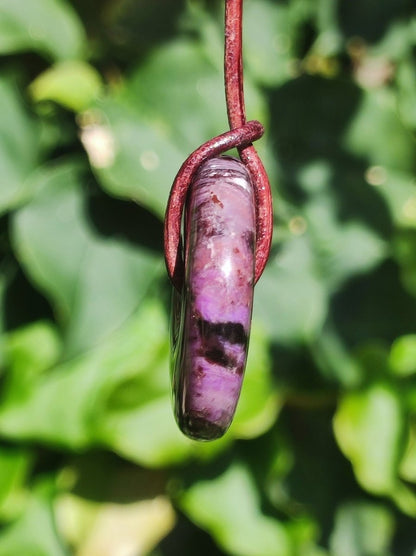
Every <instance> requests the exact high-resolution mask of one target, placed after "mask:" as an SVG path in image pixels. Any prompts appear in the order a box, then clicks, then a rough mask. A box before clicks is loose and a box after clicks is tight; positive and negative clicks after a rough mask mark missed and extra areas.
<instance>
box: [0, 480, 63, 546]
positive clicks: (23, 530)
mask: <svg viewBox="0 0 416 556" xmlns="http://www.w3.org/2000/svg"><path fill="white" fill-rule="evenodd" d="M52 491H53V489H52V486H51V485H50V484H48V483H47V482H46V481H45V482H44V483H43V484H40V485H38V486H37V487H36V489H35V490H34V492H33V494H32V495H31V498H30V500H29V502H28V504H27V507H26V509H25V511H24V513H23V515H22V516H21V517H20V519H18V520H17V521H16V522H15V523H14V524H13V525H11V526H10V527H9V528H8V529H6V531H5V532H4V533H3V534H2V535H1V536H0V555H1V556H10V555H11V554H25V556H50V555H52V554H53V555H54V556H67V551H66V550H65V549H64V546H63V543H62V541H61V539H60V538H59V537H58V535H57V532H56V526H55V521H54V516H53V508H52V496H53V493H52Z"/></svg>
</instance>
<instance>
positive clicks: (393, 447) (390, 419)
mask: <svg viewBox="0 0 416 556" xmlns="http://www.w3.org/2000/svg"><path fill="white" fill-rule="evenodd" d="M402 427H403V424H402V420H401V407H400V401H399V399H398V397H397V395H396V394H395V392H394V391H392V390H390V389H389V388H387V387H386V386H384V385H381V384H379V385H378V384H375V385H374V386H372V387H371V388H369V389H367V390H364V391H362V392H353V393H351V394H346V395H345V396H344V398H343V399H342V400H341V402H340V405H339V407H338V410H337V412H336V414H335V418H334V430H335V436H336V439H337V441H338V443H339V445H340V447H341V449H342V451H343V452H344V454H345V455H346V456H347V457H348V458H349V459H350V460H351V463H352V465H353V468H354V472H355V474H356V476H357V479H358V481H359V482H360V483H361V484H362V485H363V486H364V488H366V489H368V490H369V491H371V492H374V493H378V494H389V493H392V492H393V491H394V488H395V483H396V482H397V465H398V456H399V449H400V441H401V435H402Z"/></svg>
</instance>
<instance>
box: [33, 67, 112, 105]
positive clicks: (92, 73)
mask: <svg viewBox="0 0 416 556" xmlns="http://www.w3.org/2000/svg"><path fill="white" fill-rule="evenodd" d="M101 85H102V83H101V77H100V74H99V73H98V72H97V71H96V70H95V69H94V68H93V67H92V66H90V65H89V64H87V63H86V62H81V61H66V62H61V63H59V64H56V65H54V66H52V67H51V68H48V69H47V70H45V71H44V72H43V73H41V74H40V75H38V76H37V77H36V79H35V80H34V81H33V82H32V83H31V85H30V88H29V91H30V94H31V96H32V98H33V99H34V100H35V101H37V102H41V101H44V100H52V101H54V102H56V103H58V104H61V105H62V106H64V107H65V108H69V109H71V110H74V111H75V112H79V111H80V110H82V109H85V108H87V107H88V106H89V105H90V104H92V102H93V101H94V100H95V99H96V98H97V96H98V94H99V92H100V89H101Z"/></svg>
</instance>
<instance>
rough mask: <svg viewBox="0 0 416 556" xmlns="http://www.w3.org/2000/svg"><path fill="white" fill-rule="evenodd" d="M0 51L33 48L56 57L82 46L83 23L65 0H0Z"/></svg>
mask: <svg viewBox="0 0 416 556" xmlns="http://www.w3.org/2000/svg"><path fill="white" fill-rule="evenodd" d="M0 8H1V10H0V54H13V53H15V52H21V51H25V50H34V51H36V52H39V53H41V54H43V55H45V56H46V57H48V58H51V59H55V60H65V59H70V58H77V57H78V56H80V55H81V54H82V53H83V51H84V49H85V35H84V30H83V28H82V24H81V22H80V20H79V19H78V17H77V15H76V13H75V11H74V10H73V8H72V6H71V4H70V3H69V2H67V1H66V0H38V1H37V2H36V4H35V3H32V2H26V1H25V0H1V2H0Z"/></svg>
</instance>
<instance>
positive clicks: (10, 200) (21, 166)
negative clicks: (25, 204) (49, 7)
mask: <svg viewBox="0 0 416 556" xmlns="http://www.w3.org/2000/svg"><path fill="white" fill-rule="evenodd" d="M0 20H1V16H0ZM0 35H1V32H0ZM0 40H1V39H0ZM0 105H1V106H2V111H3V115H2V118H1V120H0V168H1V173H0V214H2V213H3V212H5V211H7V210H9V209H10V208H14V207H15V206H17V205H18V204H20V203H21V202H22V201H23V200H25V199H26V197H27V196H28V195H29V194H30V193H31V191H32V187H31V184H30V183H29V182H28V180H27V178H28V175H29V174H30V172H32V171H33V169H34V168H35V166H36V164H37V162H38V156H39V154H38V150H39V146H38V138H37V133H38V132H39V129H38V126H37V124H36V122H35V121H34V120H33V119H32V118H31V117H30V116H29V114H28V113H27V111H26V109H25V107H24V105H23V99H22V97H21V94H20V92H19V91H18V90H17V88H16V87H15V86H14V85H13V83H12V82H11V80H10V81H9V80H6V79H0Z"/></svg>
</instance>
